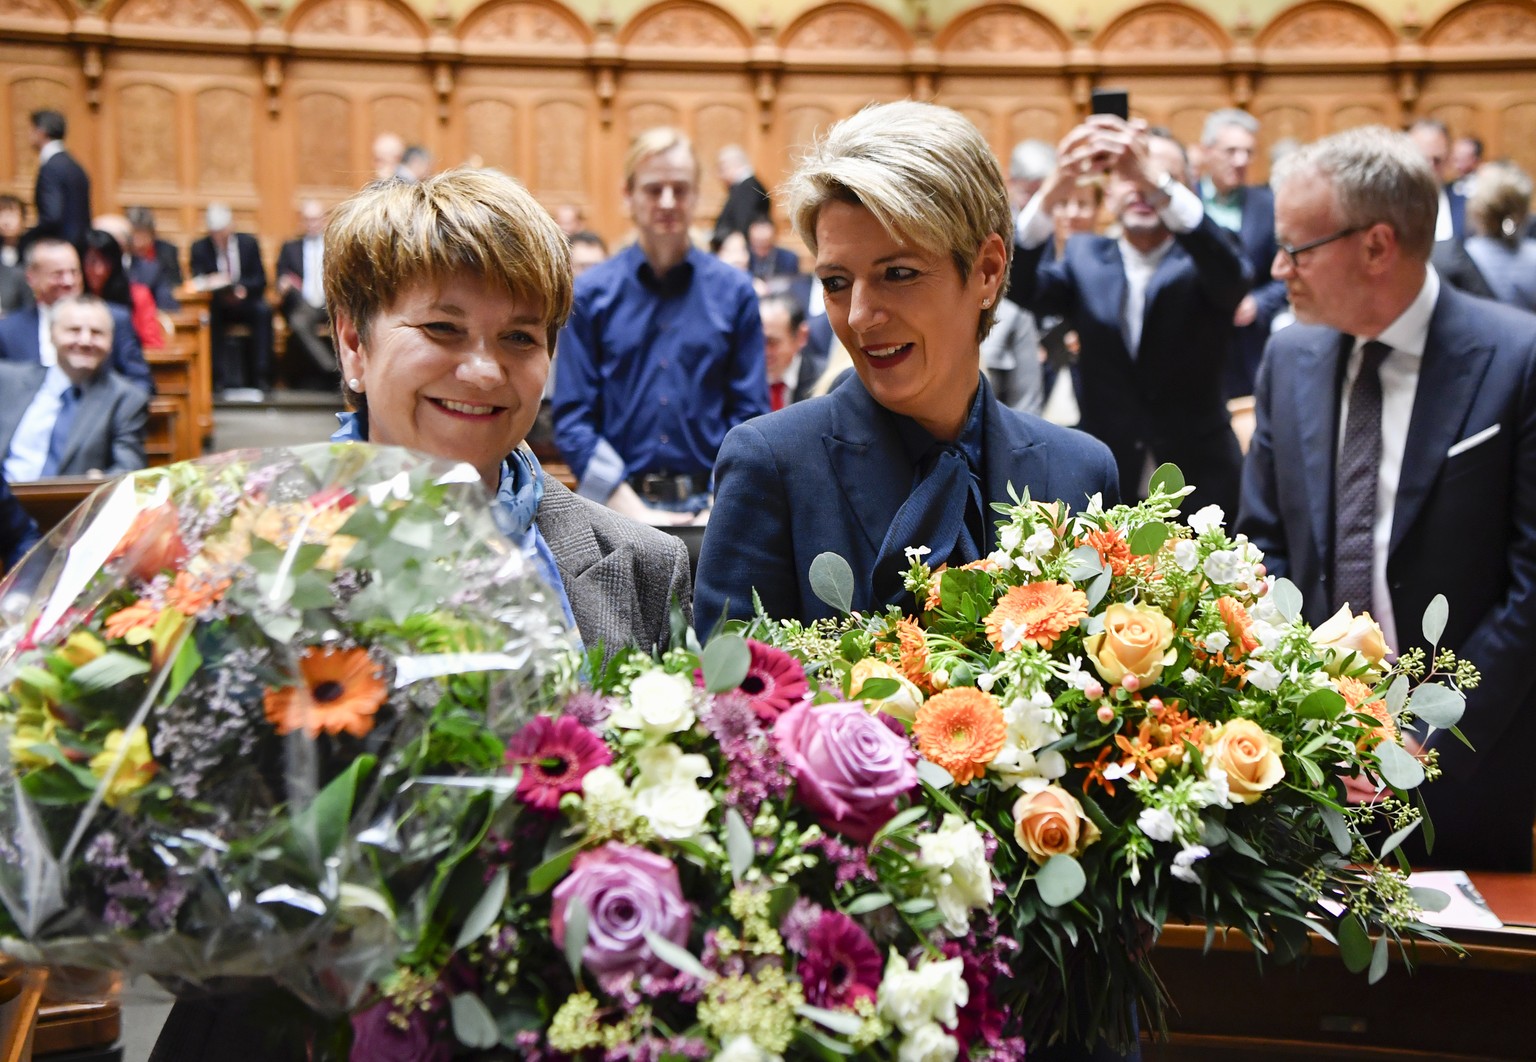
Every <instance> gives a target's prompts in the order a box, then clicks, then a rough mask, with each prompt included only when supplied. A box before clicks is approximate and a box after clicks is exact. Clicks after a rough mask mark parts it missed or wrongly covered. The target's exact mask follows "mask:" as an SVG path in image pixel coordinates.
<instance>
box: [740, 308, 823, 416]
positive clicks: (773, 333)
mask: <svg viewBox="0 0 1536 1062" xmlns="http://www.w3.org/2000/svg"><path fill="white" fill-rule="evenodd" d="M757 309H758V313H759V314H761V315H762V318H763V350H764V352H765V353H766V355H767V366H768V405H769V406H770V407H771V408H772V409H773V410H774V411H775V412H776V411H778V410H781V409H783V408H784V407H785V406H789V405H793V404H794V403H796V402H803V401H805V400H806V399H807V398H810V397H811V391H812V389H813V388H815V386H816V381H817V380H819V379H820V378H821V372H822V370H823V369H825V368H826V367H827V359H826V356H825V355H823V356H822V357H820V358H813V357H810V356H809V355H808V354H807V353H806V352H805V344H806V341H807V340H809V339H810V337H811V329H810V326H809V325H807V324H806V323H805V311H804V310H802V309H801V308H800V303H799V301H797V300H796V299H795V297H794V296H793V295H791V294H789V293H788V292H783V293H780V294H778V295H768V296H766V297H765V298H763V299H761V300H759V302H758V304H757Z"/></svg>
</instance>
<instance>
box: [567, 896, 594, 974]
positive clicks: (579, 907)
mask: <svg viewBox="0 0 1536 1062" xmlns="http://www.w3.org/2000/svg"><path fill="white" fill-rule="evenodd" d="M590 922H591V913H590V912H588V910H587V904H586V901H584V900H583V899H582V898H581V897H579V896H577V897H574V898H573V899H572V900H571V902H570V903H568V904H566V905H565V964H566V965H567V966H569V967H570V968H571V976H572V977H574V978H577V979H578V980H579V979H580V978H581V954H582V952H584V951H586V950H587V936H588V934H589V930H590V929H591V925H590Z"/></svg>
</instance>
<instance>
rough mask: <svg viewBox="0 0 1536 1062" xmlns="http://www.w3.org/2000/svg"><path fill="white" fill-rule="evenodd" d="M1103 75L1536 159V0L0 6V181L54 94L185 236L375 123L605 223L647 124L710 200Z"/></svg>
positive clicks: (1153, 110)
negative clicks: (830, 152) (895, 111)
mask: <svg viewBox="0 0 1536 1062" xmlns="http://www.w3.org/2000/svg"><path fill="white" fill-rule="evenodd" d="M1099 85H1111V86H1116V87H1125V88H1128V89H1129V90H1130V93H1131V100H1132V108H1133V110H1134V112H1135V113H1136V114H1138V115H1140V116H1142V117H1145V118H1146V119H1148V120H1149V121H1152V122H1154V123H1160V124H1165V125H1168V126H1170V127H1171V128H1172V129H1173V130H1174V131H1175V132H1176V133H1177V134H1179V135H1180V136H1182V137H1185V138H1191V139H1192V138H1195V137H1197V136H1198V133H1199V129H1200V125H1201V122H1202V120H1203V117H1204V115H1205V114H1206V113H1207V112H1209V111H1210V110H1211V109H1213V108H1216V107H1221V106H1229V105H1236V106H1242V107H1246V108H1248V109H1249V110H1250V111H1252V112H1253V113H1254V114H1255V115H1257V116H1258V117H1259V118H1260V120H1261V121H1262V123H1263V132H1262V141H1261V146H1267V145H1268V144H1270V143H1273V142H1274V141H1275V140H1277V139H1279V138H1281V137H1295V138H1299V139H1302V140H1306V139H1311V138H1314V137H1317V136H1320V135H1323V134H1325V133H1328V132H1331V131H1333V130H1337V129H1340V128H1344V127H1348V126H1353V125H1359V124H1364V123H1369V122H1385V123H1387V124H1391V125H1397V124H1401V123H1404V122H1406V121H1410V120H1412V119H1413V118H1416V117H1420V116H1425V115H1429V116H1434V117H1438V118H1442V119H1444V120H1445V121H1446V122H1447V123H1448V124H1449V125H1450V126H1451V128H1452V130H1453V131H1454V132H1455V133H1458V134H1461V133H1473V134H1476V135H1478V136H1480V137H1482V138H1483V140H1484V141H1485V143H1486V144H1487V150H1488V157H1490V158H1497V157H1504V156H1507V157H1512V158H1514V159H1515V160H1517V161H1518V162H1520V163H1521V164H1522V165H1524V166H1525V167H1526V168H1527V169H1528V170H1532V171H1536V0H1470V2H1465V3H1435V2H1433V0H1393V2H1391V3H1385V2H1383V3H1378V4H1373V5H1364V4H1355V3H1347V2H1342V0H1311V2H1306V3H1292V4H1286V3H1282V2H1278V0H1245V2H1243V3H1230V2H1225V0H1209V2H1206V3H1201V4H1186V3H1172V2H1168V3H1142V4H1135V3H1131V4H1127V3H1116V2H1114V0H1067V2H1062V3H1039V4H1035V5H1023V4H1015V3H983V4H965V3H960V2H954V3H932V4H930V3H927V2H925V0H891V2H889V3H885V4H881V5H874V4H869V3H863V2H856V0H845V2H836V3H824V4H806V3H786V2H782V0H769V2H767V3H757V2H754V0H733V2H731V3H720V4H716V3H709V2H705V0H660V2H651V3H645V2H643V0H620V2H618V3H615V2H614V0H579V2H575V3H572V4H569V5H567V4H563V3H561V2H559V0H459V2H456V3H455V2H448V0H435V2H434V0H412V2H406V0H299V2H297V3H284V2H276V0H256V2H252V3H247V2H245V0H106V2H104V3H100V4H88V5H79V4H76V3H74V2H73V0H0V108H3V112H4V114H5V116H6V120H7V121H8V122H9V135H8V136H6V137H4V138H0V190H9V191H14V192H16V193H18V194H20V195H21V196H22V197H23V198H25V199H30V198H31V189H32V177H33V171H34V169H35V166H36V155H35V153H34V152H33V151H32V149H31V148H30V147H29V144H28V138H27V114H28V112H30V111H32V110H33V109H36V108H39V107H53V108H57V109H60V110H62V111H63V112H64V113H65V114H66V116H67V117H68V119H69V123H70V129H69V136H68V145H69V147H70V150H71V151H72V152H73V153H74V154H75V155H76V157H77V158H79V159H80V160H81V161H82V163H83V164H84V165H85V166H86V167H87V169H88V170H89V172H90V173H91V175H92V178H93V182H94V197H93V198H94V205H95V209H96V210H97V211H103V212H104V211H109V210H118V209H120V208H121V207H123V206H125V205H128V204H134V203H145V204H149V205H151V206H153V207H155V208H156V209H157V211H158V214H159V217H160V222H161V229H162V234H163V235H165V236H167V237H168V238H170V239H172V240H175V241H177V242H179V243H181V244H182V245H183V247H184V246H185V245H186V244H187V242H188V241H189V240H190V239H192V238H193V237H195V236H196V235H197V234H199V233H200V232H201V230H202V220H201V210H202V208H203V207H204V206H206V205H207V204H208V203H209V202H211V201H223V202H227V203H229V204H230V205H231V206H232V207H233V208H234V211H235V215H236V223H237V225H238V226H239V227H240V228H242V229H247V230H250V231H254V232H257V233H259V234H260V235H261V237H262V241H263V245H264V247H265V248H266V252H267V255H268V256H269V259H270V256H272V255H274V254H275V253H276V245H277V242H278V241H280V240H281V239H283V238H285V237H287V236H288V235H290V234H291V232H292V230H293V229H294V227H295V218H294V208H295V206H296V205H297V203H298V202H299V201H300V200H302V199H304V198H308V197H315V198H318V199H320V200H321V201H323V202H326V203H331V202H335V201H336V200H338V199H340V198H342V197H343V196H345V195H347V194H348V193H350V192H351V191H353V190H354V189H356V188H357V187H358V186H359V185H360V184H362V183H363V182H364V181H365V180H367V179H368V177H369V176H370V175H371V172H372V165H371V161H370V159H371V155H370V147H371V143H372V140H373V138H374V136H375V135H376V134H377V133H379V132H382V131H393V132H397V133H399V134H400V135H401V136H403V137H404V138H405V140H406V141H407V142H413V143H420V144H423V145H425V146H426V147H428V148H429V149H430V150H431V151H432V152H433V153H434V155H435V157H436V160H437V164H438V165H439V166H446V165H453V164H456V163H459V162H463V161H479V162H482V163H484V164H488V165H494V166H498V167H501V168H503V169H505V170H507V171H509V172H511V173H513V174H514V175H516V176H517V177H519V178H520V179H522V180H523V181H524V182H525V183H526V184H527V185H528V186H529V187H530V188H531V189H532V190H533V192H534V193H535V194H536V195H537V196H538V197H539V198H540V199H541V200H542V201H544V202H545V203H546V204H547V205H549V206H550V207H554V206H555V205H557V204H560V203H567V202H570V203H577V204H580V205H582V206H583V207H584V208H585V209H586V211H587V215H588V218H589V221H590V223H591V226H592V227H593V228H595V229H597V230H598V231H600V232H602V233H603V234H604V235H606V236H608V237H609V238H621V237H622V236H623V235H624V234H625V233H626V231H627V228H628V226H627V222H626V220H625V218H624V214H623V208H622V203H621V200H620V197H619V194H618V192H619V176H618V175H619V173H620V172H621V168H622V160H623V156H624V151H625V148H626V145H627V142H628V140H629V138H630V136H631V135H632V134H633V133H635V132H636V131H638V130H640V129H643V128H646V127H648V126H651V125H656V124H661V123H670V124H675V125H679V126H681V127H683V128H684V129H686V130H687V131H688V132H689V133H690V134H691V135H692V136H693V137H694V139H695V141H696V143H697V144H698V146H699V148H700V152H701V157H703V158H704V159H705V160H706V177H705V180H704V181H703V183H702V188H701V193H702V195H701V203H700V214H701V216H704V217H709V216H712V215H713V213H714V212H715V211H716V210H717V209H718V207H719V204H720V202H721V200H722V198H723V194H724V190H723V188H722V186H721V185H720V182H718V181H716V180H714V179H713V178H712V177H710V176H708V174H707V170H708V167H709V163H710V160H712V158H713V155H714V153H715V151H716V150H717V149H718V148H719V147H721V146H723V145H725V144H727V143H740V144H742V145H743V146H744V147H745V148H746V149H747V151H748V152H749V154H750V155H751V156H752V158H753V159H754V161H755V163H756V166H757V170H758V173H759V174H760V175H761V176H762V177H763V179H764V180H765V181H766V182H767V183H768V184H769V185H770V186H774V185H776V184H777V183H778V182H779V180H780V179H781V178H782V177H783V175H784V174H785V173H787V172H788V170H789V169H790V168H791V167H792V165H793V159H794V158H795V156H796V153H797V151H798V150H799V149H800V148H802V147H803V145H805V144H806V143H807V142H808V141H809V140H810V138H811V137H812V136H813V134H814V132H815V131H816V130H818V129H822V128H825V127H826V126H827V125H828V124H829V123H831V122H833V121H835V120H836V119H838V118H840V117H843V116H845V115H847V114H849V113H852V112H853V111H854V110H856V109H858V108H859V107H861V106H862V105H864V104H865V103H868V102H870V101H873V100H889V99H897V98H902V97H906V96H914V97H917V98H922V99H932V100H935V101H937V102H940V103H944V104H947V105H949V106H952V107H955V108H957V109H959V110H961V111H963V112H964V113H965V114H966V115H967V116H969V117H970V118H971V119H972V120H973V121H975V122H976V124H977V125H978V126H979V127H980V128H981V129H982V131H983V132H984V133H985V134H986V135H987V137H988V139H989V140H990V141H991V142H992V144H993V146H994V147H995V149H996V150H997V152H998V154H999V157H1004V158H1005V157H1006V155H1007V152H1008V150H1009V148H1010V147H1011V146H1012V144H1013V143H1015V142H1016V141H1017V140H1019V139H1020V138H1023V137H1026V136H1035V137H1043V138H1045V139H1048V140H1052V141H1054V140H1055V139H1056V138H1057V137H1059V136H1060V135H1061V134H1062V133H1064V132H1065V131H1066V130H1067V129H1068V128H1069V127H1070V125H1071V124H1072V123H1073V122H1074V120H1075V119H1076V118H1077V117H1078V116H1079V115H1081V114H1082V113H1083V112H1084V111H1085V110H1086V108H1087V104H1088V98H1089V92H1090V90H1091V89H1092V88H1093V87H1095V86H1099ZM1255 176H1257V177H1262V176H1263V170H1262V163H1261V166H1260V168H1259V169H1258V170H1257V172H1256V173H1255Z"/></svg>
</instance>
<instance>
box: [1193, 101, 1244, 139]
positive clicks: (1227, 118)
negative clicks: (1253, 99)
mask: <svg viewBox="0 0 1536 1062" xmlns="http://www.w3.org/2000/svg"><path fill="white" fill-rule="evenodd" d="M1229 125H1235V126H1237V127H1238V128H1239V129H1242V130H1245V131H1247V132H1249V133H1252V134H1253V135H1254V136H1258V135H1259V120H1258V119H1257V118H1255V117H1254V116H1253V115H1251V114H1249V113H1248V112H1247V111H1244V110H1240V109H1239V108H1237V107H1223V108H1222V109H1221V110H1219V111H1212V112H1211V113H1210V114H1208V115H1207V116H1206V119H1205V127H1204V128H1203V129H1201V130H1200V143H1202V144H1214V143H1215V142H1216V137H1217V135H1219V134H1220V133H1221V131H1222V130H1223V129H1225V128H1227V126H1229Z"/></svg>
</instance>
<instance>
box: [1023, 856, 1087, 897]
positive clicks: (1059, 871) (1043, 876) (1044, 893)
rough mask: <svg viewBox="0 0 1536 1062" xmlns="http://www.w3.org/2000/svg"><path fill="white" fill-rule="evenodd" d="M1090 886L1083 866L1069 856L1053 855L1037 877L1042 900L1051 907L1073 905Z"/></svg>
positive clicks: (1036, 880)
mask: <svg viewBox="0 0 1536 1062" xmlns="http://www.w3.org/2000/svg"><path fill="white" fill-rule="evenodd" d="M1087 885H1088V875H1086V874H1084V873H1083V867H1082V864H1081V863H1079V862H1078V861H1077V860H1076V859H1074V858H1072V857H1071V856H1069V855H1053V856H1051V858H1050V859H1049V860H1047V861H1046V864H1045V866H1043V867H1041V868H1040V872H1039V873H1038V874H1036V875H1035V888H1037V889H1039V890H1040V899H1041V900H1043V901H1045V903H1046V904H1048V905H1049V906H1051V907H1060V906H1062V905H1063V904H1068V903H1071V902H1072V901H1073V900H1075V899H1077V898H1078V897H1079V896H1081V895H1082V893H1083V889H1085V888H1086V887H1087Z"/></svg>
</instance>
